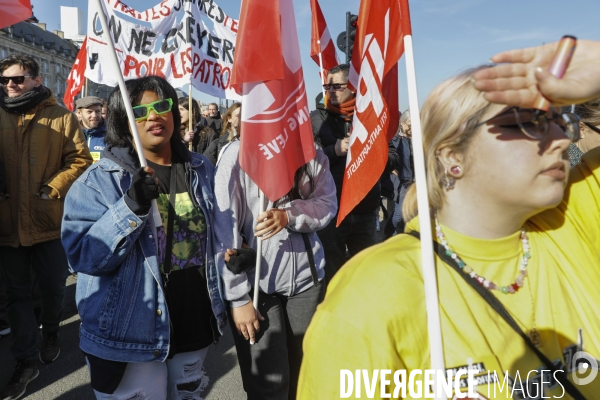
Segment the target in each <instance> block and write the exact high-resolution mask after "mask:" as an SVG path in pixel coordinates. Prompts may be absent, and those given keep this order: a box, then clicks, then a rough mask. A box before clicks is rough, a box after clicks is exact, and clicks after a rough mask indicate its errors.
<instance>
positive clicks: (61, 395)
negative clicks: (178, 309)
mask: <svg viewBox="0 0 600 400" xmlns="http://www.w3.org/2000/svg"><path fill="white" fill-rule="evenodd" d="M379 219H380V221H381V231H380V232H377V239H378V241H382V240H383V227H384V226H385V223H386V220H385V218H384V216H383V213H380V215H379ZM75 283H76V279H75V278H74V277H69V279H68V280H67V296H66V300H65V310H64V315H63V321H62V323H61V331H60V334H61V336H60V340H61V344H62V345H61V348H62V350H61V354H60V356H59V357H58V359H57V360H56V361H54V362H53V363H52V364H48V365H43V364H40V375H39V377H38V378H37V379H35V380H34V381H33V382H31V383H30V384H29V386H28V388H27V394H26V396H25V397H22V398H23V399H28V400H50V399H60V400H94V399H95V397H94V394H93V391H92V389H91V387H90V385H89V375H88V371H87V368H86V366H85V360H84V357H83V354H82V353H81V351H80V350H79V315H78V314H77V308H76V307H75ZM10 340H11V339H10V336H5V337H2V338H0V388H4V385H5V384H6V382H7V381H8V379H10V375H11V373H12V371H13V368H14V366H15V362H14V360H13V359H12V357H11V355H10V351H9V342H10ZM38 345H40V346H41V339H40V342H39V343H38ZM204 368H205V369H206V372H207V374H208V376H209V379H210V383H209V385H208V387H207V389H206V390H205V391H204V392H203V394H202V395H203V397H204V400H243V399H245V398H246V397H245V392H244V390H243V388H242V378H241V377H240V372H239V368H238V364H237V355H236V352H235V346H234V345H233V338H232V336H231V332H230V329H229V327H226V329H225V335H224V336H223V337H221V339H220V340H219V344H218V345H217V346H211V348H210V350H209V352H208V356H207V358H206V361H205V362H204Z"/></svg>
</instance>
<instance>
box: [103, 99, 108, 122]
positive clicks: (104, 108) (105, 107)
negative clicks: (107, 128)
mask: <svg viewBox="0 0 600 400" xmlns="http://www.w3.org/2000/svg"><path fill="white" fill-rule="evenodd" d="M107 110H108V103H107V102H106V100H104V99H102V119H103V120H105V121H106V111H107Z"/></svg>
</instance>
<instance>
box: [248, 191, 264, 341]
mask: <svg viewBox="0 0 600 400" xmlns="http://www.w3.org/2000/svg"><path fill="white" fill-rule="evenodd" d="M259 192H260V194H259V195H258V201H259V202H260V212H259V214H262V213H263V212H264V211H265V193H264V192H263V191H262V190H260V189H259ZM257 222H258V221H257ZM256 240H257V242H256V268H255V269H254V298H253V301H252V303H253V304H254V309H255V310H256V311H258V291H259V290H260V264H261V261H262V242H263V240H262V238H261V237H257V238H256ZM250 344H254V343H253V342H250Z"/></svg>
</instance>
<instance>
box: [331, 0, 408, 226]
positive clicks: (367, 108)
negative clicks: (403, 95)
mask: <svg viewBox="0 0 600 400" xmlns="http://www.w3.org/2000/svg"><path fill="white" fill-rule="evenodd" d="M406 35H411V28H410V14H409V10H408V0H361V3H360V10H359V12H358V29H357V32H356V41H355V43H354V50H353V52H352V65H351V68H350V76H349V83H350V85H349V86H350V87H351V88H352V89H353V90H356V106H355V109H354V119H353V121H352V134H351V135H350V144H349V148H348V155H347V157H346V170H345V176H344V183H343V186H342V195H341V199H340V211H339V214H338V220H337V224H338V225H339V224H340V223H341V222H342V221H343V220H344V218H345V217H346V215H348V213H350V211H352V209H353V208H354V207H355V206H356V205H357V204H358V203H359V202H360V201H361V200H362V199H363V198H364V197H365V196H366V194H367V193H368V192H369V191H370V190H371V188H372V187H373V185H375V183H377V181H378V180H379V178H380V177H381V174H382V173H383V170H384V168H385V165H386V163H387V157H388V141H389V140H391V139H392V138H393V137H394V134H395V133H396V131H397V129H398V124H399V111H398V67H397V65H398V60H399V59H400V57H401V56H402V53H404V36H406Z"/></svg>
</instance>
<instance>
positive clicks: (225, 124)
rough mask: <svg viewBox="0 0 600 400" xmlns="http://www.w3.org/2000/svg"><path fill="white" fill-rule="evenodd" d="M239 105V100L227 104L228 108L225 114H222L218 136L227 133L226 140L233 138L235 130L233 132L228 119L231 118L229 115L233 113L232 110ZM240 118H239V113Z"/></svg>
mask: <svg viewBox="0 0 600 400" xmlns="http://www.w3.org/2000/svg"><path fill="white" fill-rule="evenodd" d="M211 104H212V103H211ZM241 106H242V103H240V102H235V103H233V104H232V105H231V106H229V108H228V109H227V111H226V112H225V115H224V116H223V127H222V128H221V135H220V136H223V135H225V134H227V135H228V136H227V140H228V141H229V142H231V141H232V140H233V139H235V138H236V134H237V132H235V131H234V130H233V126H232V124H231V122H229V119H230V118H231V115H232V114H233V112H234V111H235V110H237V109H238V108H240V107H241ZM240 112H241V111H240ZM240 118H241V115H240Z"/></svg>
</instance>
